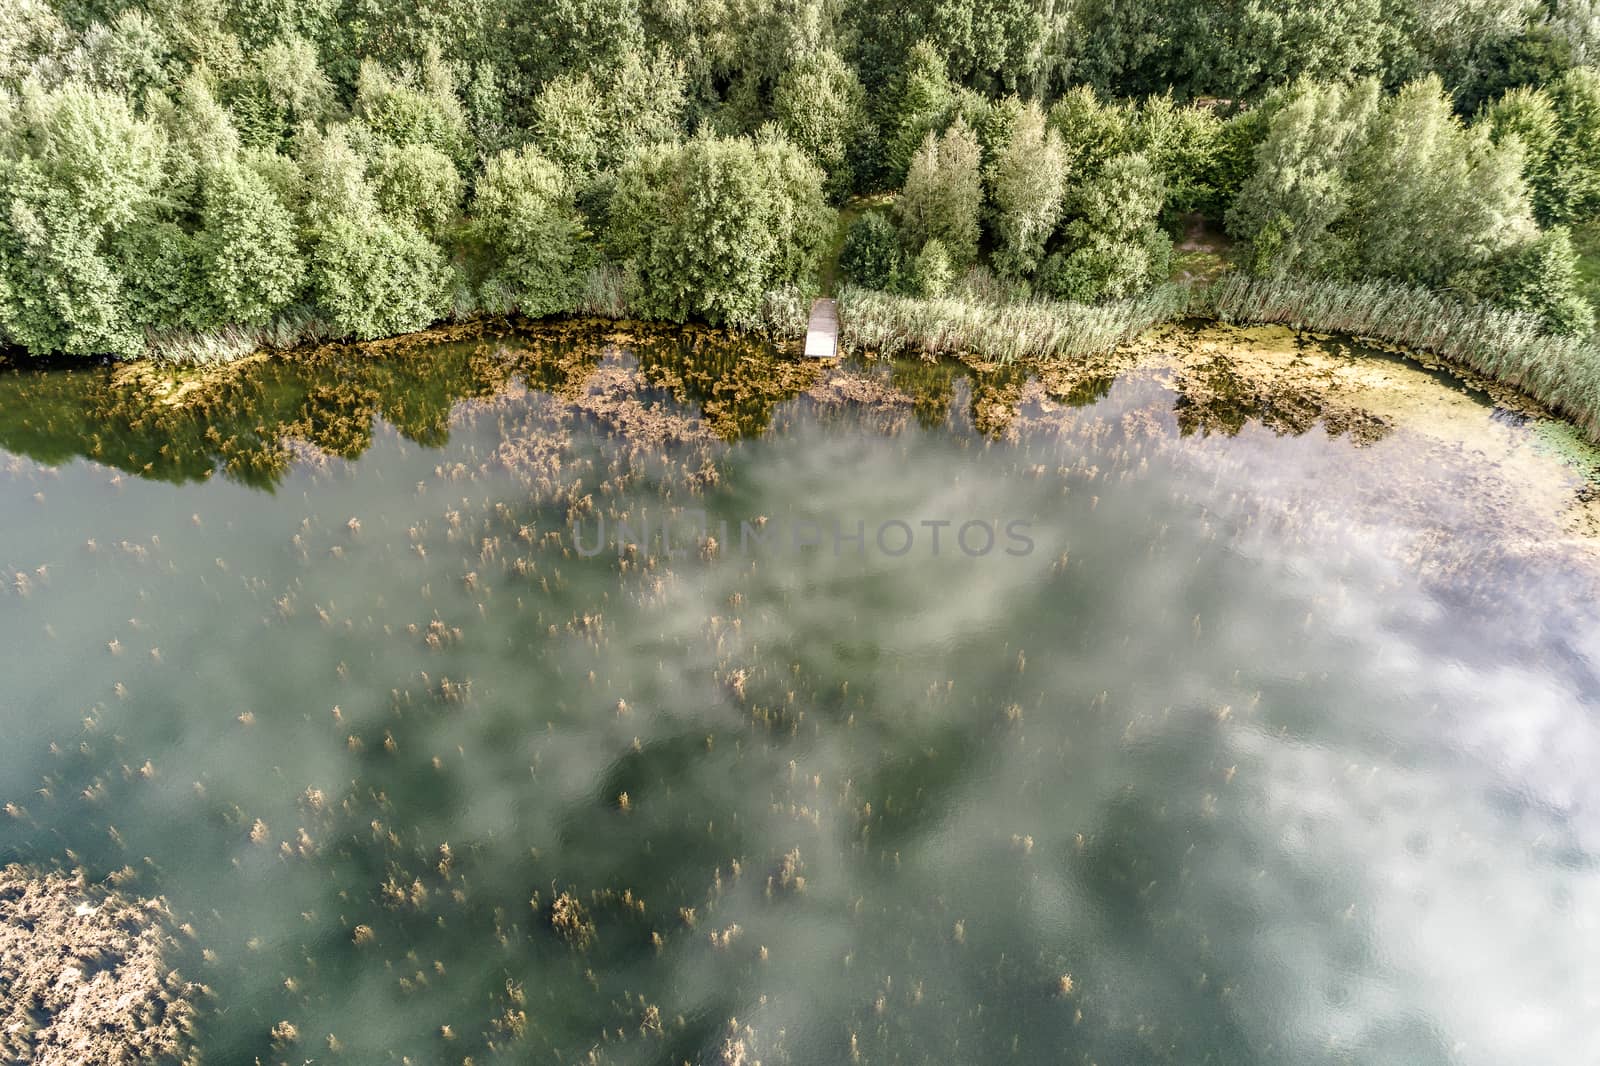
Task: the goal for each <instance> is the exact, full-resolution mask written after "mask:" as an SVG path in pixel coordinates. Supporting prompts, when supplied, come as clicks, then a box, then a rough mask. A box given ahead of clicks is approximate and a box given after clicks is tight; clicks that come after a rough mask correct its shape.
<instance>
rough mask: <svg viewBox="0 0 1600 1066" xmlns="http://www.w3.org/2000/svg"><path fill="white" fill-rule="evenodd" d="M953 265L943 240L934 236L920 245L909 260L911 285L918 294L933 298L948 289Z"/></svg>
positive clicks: (953, 270) (951, 279)
mask: <svg viewBox="0 0 1600 1066" xmlns="http://www.w3.org/2000/svg"><path fill="white" fill-rule="evenodd" d="M955 273H956V272H955V266H954V265H953V264H952V263H951V262H950V253H949V252H947V251H945V247H944V242H943V241H941V240H939V238H937V237H934V238H932V239H930V240H929V241H928V243H927V244H924V245H923V246H922V251H920V252H918V253H917V257H916V258H915V259H913V260H912V261H911V285H912V288H913V290H914V291H915V292H916V294H917V295H918V296H921V297H923V298H924V299H929V300H935V299H938V298H939V297H941V296H943V295H944V294H945V293H947V292H949V291H950V283H951V282H952V281H954V280H955Z"/></svg>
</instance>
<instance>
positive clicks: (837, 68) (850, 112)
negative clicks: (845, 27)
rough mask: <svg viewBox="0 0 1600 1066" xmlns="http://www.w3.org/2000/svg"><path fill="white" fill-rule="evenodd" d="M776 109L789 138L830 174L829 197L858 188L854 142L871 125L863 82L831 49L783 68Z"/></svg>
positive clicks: (774, 104)
mask: <svg viewBox="0 0 1600 1066" xmlns="http://www.w3.org/2000/svg"><path fill="white" fill-rule="evenodd" d="M772 110H773V114H774V116H775V117H776V118H777V121H778V124H779V125H780V126H781V127H782V128H783V131H784V133H785V134H786V135H787V136H788V138H789V140H790V141H792V142H793V143H794V144H795V145H797V146H798V147H799V148H800V150H801V151H803V152H805V153H806V155H808V156H810V157H811V160H812V161H813V162H814V163H816V164H817V165H818V166H820V167H821V168H822V169H823V171H824V172H826V174H827V176H828V178H827V186H826V188H827V191H828V195H829V197H831V198H832V199H834V200H835V201H837V200H842V199H843V198H844V197H846V196H848V195H849V194H850V192H851V191H852V190H853V189H854V187H855V174H854V173H853V169H852V165H851V164H852V155H853V153H852V151H851V149H852V146H853V145H854V144H855V143H856V142H857V141H858V140H859V139H860V137H861V136H862V133H863V131H864V129H865V127H866V125H867V121H868V120H867V113H866V93H865V90H863V89H862V87H861V80H860V79H859V78H857V77H856V73H855V71H854V70H852V69H851V68H850V67H849V65H848V64H846V63H845V61H844V60H843V59H841V58H839V55H838V53H836V52H833V51H831V50H824V51H821V52H814V53H811V54H810V55H807V56H806V57H805V58H803V59H801V60H800V61H799V62H798V63H796V64H795V65H794V66H792V67H790V68H789V69H788V70H786V71H784V73H783V76H782V77H781V78H779V79H778V87H777V90H776V92H775V93H774V94H773V100H772Z"/></svg>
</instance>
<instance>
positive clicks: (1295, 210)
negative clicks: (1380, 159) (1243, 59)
mask: <svg viewBox="0 0 1600 1066" xmlns="http://www.w3.org/2000/svg"><path fill="white" fill-rule="evenodd" d="M1377 108H1378V86H1377V83H1376V82H1372V81H1364V82H1358V83H1356V84H1355V85H1354V86H1351V87H1349V88H1346V87H1344V86H1342V85H1338V84H1327V85H1323V84H1317V83H1314V82H1301V83H1299V84H1298V85H1297V86H1296V87H1295V89H1294V91H1293V92H1292V93H1291V94H1290V95H1289V96H1288V97H1287V98H1286V99H1285V100H1283V101H1282V102H1281V103H1279V104H1278V106H1276V107H1275V108H1274V109H1273V111H1272V113H1271V116H1270V118H1269V120H1268V125H1267V132H1266V136H1265V137H1264V138H1263V139H1262V141H1261V143H1260V144H1259V145H1258V146H1257V147H1256V150H1255V166H1254V171H1253V173H1252V174H1251V175H1250V177H1249V178H1248V179H1246V180H1245V182H1244V183H1243V184H1242V185H1241V186H1240V188H1239V194H1238V196H1237V197H1236V198H1235V200H1234V202H1233V206H1232V207H1231V208H1230V209H1229V211H1228V215H1227V226H1228V232H1229V233H1231V234H1233V235H1234V236H1235V237H1238V238H1240V239H1242V240H1244V241H1246V242H1248V243H1249V245H1250V249H1249V251H1250V257H1249V262H1250V265H1251V267H1252V269H1254V270H1255V271H1257V272H1258V273H1285V272H1288V271H1293V270H1298V271H1306V272H1325V273H1326V272H1332V273H1338V272H1341V271H1343V270H1344V269H1345V268H1346V266H1347V263H1346V259H1347V256H1346V251H1345V248H1344V246H1343V243H1342V242H1341V241H1340V240H1339V239H1338V236H1337V235H1336V234H1335V233H1334V232H1333V227H1334V226H1335V225H1336V224H1337V223H1339V222H1340V221H1341V220H1342V219H1343V218H1344V216H1345V212H1346V209H1347V208H1348V206H1349V201H1350V196H1351V190H1350V182H1349V170H1350V163H1351V160H1352V159H1353V157H1354V155H1355V153H1356V151H1357V150H1358V149H1359V148H1360V147H1361V146H1362V145H1363V144H1365V143H1366V140H1367V137H1368V130H1369V127H1370V126H1371V124H1372V122H1373V120H1374V116H1375V115H1376V113H1377Z"/></svg>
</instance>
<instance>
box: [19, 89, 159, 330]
mask: <svg viewBox="0 0 1600 1066" xmlns="http://www.w3.org/2000/svg"><path fill="white" fill-rule="evenodd" d="M12 106H13V108H14V110H13V111H12V113H11V114H10V115H9V116H8V118H7V119H6V120H5V122H4V123H3V124H0V332H4V333H6V334H8V335H9V336H10V337H11V338H12V340H13V341H15V342H16V343H18V344H20V345H22V346H23V347H25V348H28V349H29V350H31V351H35V352H41V353H43V352H65V353H70V354H78V355H90V354H96V353H112V354H118V355H135V354H138V353H139V352H141V351H142V350H143V347H144V337H143V334H142V331H141V330H140V329H139V328H138V326H137V323H135V322H134V320H133V318H132V316H131V315H130V313H129V310H130V309H129V307H128V303H127V299H126V294H125V291H124V286H123V284H122V280H121V278H120V277H119V276H118V272H117V269H116V260H115V257H114V255H113V245H114V242H115V239H116V237H117V235H118V234H119V233H120V232H121V231H122V230H123V229H124V228H126V227H127V226H128V225H129V224H131V223H132V222H134V221H135V220H136V219H139V218H141V217H144V216H145V215H146V214H147V213H148V212H149V211H150V209H151V205H152V203H153V201H154V200H155V198H156V197H157V195H158V193H159V190H160V186H161V183H162V177H163V170H164V166H165V156H166V139H165V137H164V136H163V135H162V132H161V130H160V129H159V128H158V127H156V126H155V125H153V124H152V123H149V122H146V121H144V120H142V119H139V118H137V117H135V116H134V114H133V111H132V109H131V108H130V107H129V106H128V104H127V102H126V101H124V100H123V99H121V98H119V97H117V96H114V95H111V94H109V93H106V92H103V91H99V90H94V89H88V88H85V87H83V86H81V85H77V84H72V83H69V84H67V85H64V86H62V87H61V88H59V89H54V90H45V89H42V88H41V87H39V86H38V85H37V84H36V83H31V82H25V83H24V84H23V87H22V92H21V95H20V97H17V98H14V99H13V101H12Z"/></svg>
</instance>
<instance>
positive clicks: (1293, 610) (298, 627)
mask: <svg viewBox="0 0 1600 1066" xmlns="http://www.w3.org/2000/svg"><path fill="white" fill-rule="evenodd" d="M215 378H216V379H215V380H213V381H210V382H208V383H203V384H201V385H198V386H195V387H193V389H192V391H191V392H190V393H188V394H187V395H184V396H180V395H179V394H178V393H176V392H172V393H168V394H167V395H166V400H167V401H168V402H165V403H163V402H156V401H154V400H153V399H152V395H153V394H152V393H151V392H150V388H151V386H150V384H149V382H148V381H146V382H143V383H137V382H132V381H131V380H130V379H129V378H128V377H127V375H126V373H119V374H118V375H113V374H112V373H111V372H110V371H109V370H80V371H76V372H73V373H70V374H69V373H66V372H64V371H50V372H44V373H39V372H29V373H11V374H9V375H7V376H5V377H4V378H0V447H3V449H5V450H4V451H0V509H3V511H0V513H3V514H4V532H3V534H0V575H3V577H4V579H5V591H4V593H3V594H0V645H3V646H4V647H5V648H6V664H7V669H6V672H5V674H6V676H5V685H4V690H3V692H0V730H3V736H4V738H5V741H4V744H3V747H0V803H5V804H8V806H7V807H6V808H5V809H6V811H7V813H8V814H9V815H10V816H9V817H4V816H0V864H3V863H6V862H23V863H28V864H32V865H36V866H40V867H55V866H72V865H81V866H83V867H84V868H85V869H86V870H87V871H88V872H89V874H90V876H91V877H92V878H96V879H109V881H108V883H111V884H116V885H119V886H125V887H126V888H127V890H128V891H130V892H132V893H135V894H138V895H145V896H161V897H164V898H165V899H166V901H167V903H168V906H169V907H170V909H171V911H172V914H173V920H174V922H175V923H181V924H183V925H186V926H187V930H186V931H185V933H184V934H181V935H180V941H181V943H182V947H181V949H180V950H179V952H178V955H177V957H176V960H175V961H176V964H177V965H178V966H179V968H180V969H181V970H182V971H183V973H184V974H185V976H187V977H189V978H191V979H194V980H198V981H202V982H204V984H205V985H206V986H207V987H208V989H209V991H210V994H209V995H208V996H207V997H206V998H205V1000H204V1001H203V1002H202V1005H201V1007H202V1018H203V1020H202V1023H201V1026H200V1029H199V1032H198V1034H197V1036H198V1040H199V1044H200V1050H201V1052H202V1054H203V1056H204V1058H205V1060H206V1061H208V1062H215V1063H248V1062H251V1061H255V1060H257V1059H259V1060H260V1061H261V1062H277V1061H283V1062H290V1063H294V1064H297V1066H298V1064H300V1063H304V1062H308V1061H309V1062H316V1063H340V1062H344V1063H383V1062H395V1063H399V1062H411V1063H417V1064H422V1063H435V1062H438V1063H461V1062H465V1061H469V1060H470V1061H472V1062H475V1063H483V1062H494V1061H505V1062H518V1063H524V1062H530V1063H531V1062H549V1063H562V1064H566V1063H570V1064H579V1063H641V1064H643V1063H651V1064H655V1063H659V1064H663V1066H667V1064H678V1063H683V1062H693V1063H713V1064H718V1066H734V1064H746V1066H754V1064H755V1063H757V1062H760V1063H762V1064H764V1066H776V1064H788V1063H794V1064H801V1063H806V1064H810V1063H817V1064H822V1063H828V1064H833V1063H844V1062H856V1063H928V1064H947V1063H974V1064H979V1063H981V1064H991V1063H1002V1062H1017V1063H1073V1064H1080V1063H1081V1064H1090V1063H1098V1064H1100V1066H1111V1064H1121V1063H1152V1062H1171V1063H1185V1064H1192V1063H1230V1064H1245V1063H1253V1064H1296V1066H1301V1064H1320V1063H1372V1064H1378V1063H1381V1064H1388V1063H1394V1064H1407V1066H1421V1064H1431V1063H1529V1062H1547V1063H1555V1062H1563V1063H1577V1062H1595V1061H1600V1059H1597V1058H1596V1050H1595V1049H1596V1048H1600V965H1597V964H1596V961H1595V960H1596V959H1597V958H1600V862H1597V860H1600V777H1597V775H1596V773H1595V767H1596V765H1597V761H1600V707H1597V704H1600V678H1597V675H1596V668H1597V666H1600V618H1597V615H1596V612H1595V611H1594V609H1593V599H1592V597H1593V595H1594V591H1595V582H1594V576H1593V570H1592V567H1591V559H1592V555H1591V554H1588V553H1587V549H1586V548H1585V546H1583V545H1577V544H1575V543H1574V538H1572V537H1570V536H1567V535H1566V534H1565V532H1564V531H1563V530H1562V529H1561V528H1560V525H1559V521H1558V520H1556V519H1555V518H1550V517H1548V516H1538V515H1535V516H1532V517H1530V516H1528V515H1527V514H1525V513H1522V511H1521V510H1519V509H1518V507H1517V506H1516V503H1515V501H1516V497H1515V493H1514V489H1515V486H1514V485H1509V487H1508V483H1507V479H1506V478H1505V475H1504V474H1503V473H1502V472H1500V471H1498V470H1496V469H1494V468H1493V467H1491V466H1487V465H1485V463H1484V462H1482V461H1480V460H1481V458H1482V457H1481V456H1478V455H1476V454H1475V453H1474V452H1473V451H1472V449H1470V448H1465V447H1463V446H1461V445H1460V443H1459V441H1451V440H1446V439H1440V438H1436V437H1430V436H1428V435H1427V434H1425V433H1422V432H1420V431H1417V430H1413V429H1410V428H1407V427H1406V426H1405V425H1397V426H1394V427H1392V428H1391V429H1390V430H1389V431H1386V432H1381V433H1362V434H1358V433H1355V432H1343V431H1340V432H1339V433H1338V435H1334V433H1333V432H1324V431H1323V429H1321V428H1318V429H1316V430H1315V431H1311V432H1301V433H1299V435H1293V434H1283V433H1280V432H1278V429H1281V428H1282V427H1281V426H1280V427H1278V429H1275V428H1273V427H1271V426H1267V425H1263V424H1262V421H1261V419H1260V418H1259V417H1256V416H1255V414H1253V413H1252V411H1253V409H1252V408H1250V405H1248V404H1246V405H1244V407H1242V408H1236V409H1232V410H1231V411H1230V414H1229V416H1228V418H1227V419H1225V420H1224V421H1223V422H1222V423H1215V422H1209V421H1207V419H1206V418H1204V417H1198V418H1197V415H1196V411H1197V410H1201V411H1202V412H1203V410H1204V405H1203V404H1196V403H1194V402H1191V401H1190V400H1189V398H1187V397H1185V396H1184V395H1183V394H1182V392H1181V390H1180V391H1179V392H1178V393H1175V392H1174V379H1173V377H1172V375H1170V374H1168V373H1165V372H1162V371H1159V370H1153V369H1150V370H1135V371H1130V372H1127V373H1123V374H1121V375H1120V376H1117V377H1115V378H1114V379H1111V378H1106V379H1104V380H1096V381H1093V382H1090V383H1089V385H1088V386H1086V387H1085V386H1082V385H1081V383H1080V385H1079V386H1078V387H1075V388H1074V389H1072V390H1069V393H1068V394H1059V395H1055V396H1054V397H1052V395H1051V394H1050V393H1049V391H1048V390H1043V389H1041V388H1040V387H1039V384H1038V383H1037V382H1030V381H1026V380H1023V379H1019V378H1017V377H1015V376H1013V377H1010V378H975V377H972V376H971V375H969V374H968V373H967V372H966V371H964V370H960V369H958V368H955V367H952V366H949V365H943V366H936V365H930V364H921V363H905V364H896V365H894V366H892V367H890V366H879V367H873V368H868V369H865V370H860V371H854V372H840V371H834V370H819V369H817V368H814V367H800V366H797V365H794V364H789V363H782V362H779V361H777V360H776V359H774V357H773V356H772V355H771V354H770V353H767V352H764V351H762V350H760V349H757V348H754V347H751V346H743V345H739V344H736V343H732V342H728V341H726V340H722V339H719V338H717V337H715V336H714V335H711V334H692V335H687V336H683V337H673V336H669V335H649V336H637V337H628V336H624V335H613V336H611V337H610V338H599V337H598V336H587V337H586V336H584V335H582V334H579V333H576V332H575V333H572V334H570V335H568V336H564V337H556V338H554V339H552V338H549V337H545V338H528V337H518V336H515V335H510V334H507V335H505V336H493V335H484V336H480V337H475V338H469V339H467V340H464V341H459V342H456V343H442V344H439V345H437V346H435V347H428V348H423V347H418V346H411V347H407V346H403V345H402V346H396V347H394V348H393V349H384V348H382V347H381V346H379V347H378V348H377V349H375V350H370V351H367V352H364V353H354V352H352V353H338V352H333V351H330V352H323V353H319V354H317V355H316V356H315V357H310V358H307V359H304V360H301V361H298V362H295V363H289V362H286V361H281V360H277V361H266V362H261V363H257V364H255V365H253V366H251V367H248V368H246V369H245V370H243V371H239V372H230V373H229V374H225V375H218V376H215ZM1434 387H1436V388H1438V390H1439V391H1440V394H1441V395H1445V394H1449V393H1450V392H1451V389H1450V386H1448V385H1446V384H1440V383H1435V384H1434ZM1461 417H1462V418H1465V419H1468V420H1471V419H1477V420H1480V421H1481V422H1482V423H1483V424H1485V425H1488V424H1490V423H1491V422H1492V421H1493V420H1494V414H1493V412H1492V410H1491V409H1490V407H1489V406H1487V405H1486V404H1477V403H1476V402H1475V401H1474V405H1473V406H1471V407H1470V408H1469V409H1467V411H1466V414H1465V415H1462V416H1461ZM1268 421H1269V422H1270V421H1271V419H1270V418H1268ZM1334 429H1335V430H1340V429H1341V427H1339V426H1335V427H1334ZM1501 430H1503V431H1504V432H1513V431H1516V432H1522V431H1523V430H1522V429H1520V428H1515V427H1514V428H1513V429H1507V428H1505V427H1503V426H1502V427H1501ZM1511 480H1514V479H1511ZM1572 491H1573V492H1577V491H1578V489H1577V487H1576V486H1574V487H1573V489H1572ZM938 522H948V523H949V525H942V526H941V525H927V524H924V523H938ZM702 523H703V527H702ZM858 524H859V532H861V533H862V534H863V539H862V540H860V541H856V540H852V539H849V538H851V537H854V536H855V535H856V534H857V532H858ZM1546 527H1549V528H1546ZM663 529H665V531H666V535H665V536H663V535H662V532H661V531H662V530H663ZM985 531H987V534H988V535H987V536H986V535H985ZM935 533H937V534H939V535H940V537H941V539H940V540H939V542H938V550H937V551H935V549H934V541H933V535H934V534H935ZM836 534H837V536H838V537H839V540H838V542H837V543H836V541H835V536H836ZM713 540H714V541H715V543H712V541H713ZM630 542H631V544H630ZM284 1023H287V1025H285V1024H284ZM275 1029H276V1033H277V1035H276V1036H274V1030H275Z"/></svg>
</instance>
